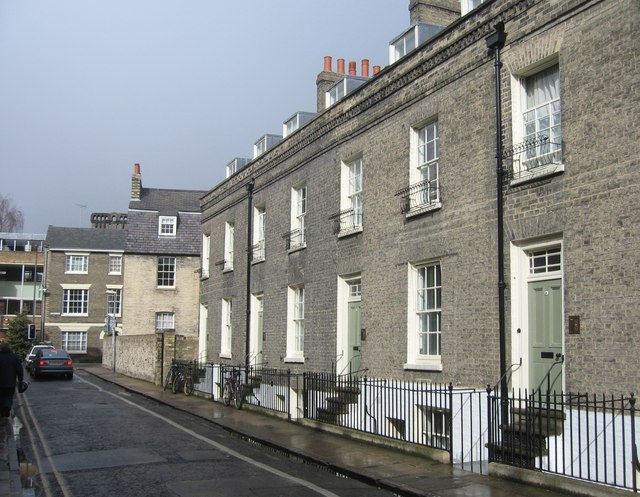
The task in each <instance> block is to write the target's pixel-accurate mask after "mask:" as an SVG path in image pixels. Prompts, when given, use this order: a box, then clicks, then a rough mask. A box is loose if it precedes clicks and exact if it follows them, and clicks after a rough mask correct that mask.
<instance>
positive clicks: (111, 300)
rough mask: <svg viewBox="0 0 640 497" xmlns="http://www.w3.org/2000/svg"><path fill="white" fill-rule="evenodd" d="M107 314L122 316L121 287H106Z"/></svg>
mask: <svg viewBox="0 0 640 497" xmlns="http://www.w3.org/2000/svg"><path fill="white" fill-rule="evenodd" d="M107 314H108V315H111V316H115V317H121V316H122V287H121V286H118V287H115V286H107Z"/></svg>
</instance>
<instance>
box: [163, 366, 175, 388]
mask: <svg viewBox="0 0 640 497" xmlns="http://www.w3.org/2000/svg"><path fill="white" fill-rule="evenodd" d="M172 383H173V375H172V374H171V370H169V371H167V376H166V377H165V378H164V389H165V390H166V389H167V388H169V387H170V386H171V384H172Z"/></svg>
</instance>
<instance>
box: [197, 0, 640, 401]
mask: <svg viewBox="0 0 640 497" xmlns="http://www.w3.org/2000/svg"><path fill="white" fill-rule="evenodd" d="M498 22H503V23H504V26H505V31H506V33H507V44H506V45H505V47H504V49H503V50H502V61H503V67H502V71H501V91H502V97H503V98H502V109H501V110H502V117H503V120H502V134H503V139H504V145H505V153H504V155H505V161H504V165H505V169H507V171H506V172H507V173H508V174H507V181H506V182H505V185H504V194H505V197H504V198H505V200H504V212H505V218H504V220H505V223H504V227H505V246H504V252H505V254H506V258H505V274H506V280H507V281H506V283H507V291H506V297H507V301H506V340H507V362H508V363H509V364H511V363H518V362H519V360H520V359H522V366H520V367H517V368H515V369H514V372H513V377H512V378H511V385H512V386H513V387H515V388H531V387H532V385H533V383H532V382H533V379H534V376H535V375H534V373H533V370H534V369H533V368H534V365H533V362H532V357H533V356H534V355H535V353H537V352H534V351H533V349H531V347H533V345H532V340H533V332H530V331H529V329H530V328H531V329H533V327H534V324H532V319H533V311H532V310H531V309H532V308H531V307H529V304H530V303H531V302H533V296H532V297H528V296H527V295H528V292H530V291H532V290H531V289H532V288H533V287H532V286H531V285H530V283H533V282H536V281H546V280H549V281H551V280H558V281H559V282H560V283H559V285H560V287H561V299H560V300H561V302H560V303H561V307H562V308H561V311H560V312H561V327H562V330H561V335H562V339H561V344H560V350H561V354H562V355H563V356H564V363H563V364H562V378H561V380H560V381H562V382H563V388H564V389H565V390H571V391H585V390H586V391H607V392H618V393H620V392H624V393H628V392H631V391H637V390H638V386H640V382H639V379H640V376H639V374H638V372H637V368H635V362H636V361H635V359H636V358H637V356H638V352H639V350H638V346H637V345H636V344H635V341H636V340H635V336H636V331H635V328H636V326H637V323H638V322H640V305H639V304H640V302H639V301H638V295H640V292H639V291H640V286H639V283H638V281H637V278H635V273H636V271H634V269H635V268H637V267H638V266H640V257H639V255H638V250H637V247H638V242H639V241H640V232H639V231H638V223H637V219H638V214H639V212H638V202H637V193H636V192H635V190H636V188H637V186H638V184H639V183H640V168H639V167H638V159H637V155H638V154H637V149H638V141H637V137H636V134H637V131H636V129H637V126H635V125H636V124H637V123H638V102H639V101H640V85H639V82H638V71H636V70H634V68H636V67H637V66H638V58H639V55H638V53H639V50H638V49H639V48H640V47H639V43H640V42H639V41H638V40H639V39H640V36H639V24H640V4H638V3H637V2H635V1H632V0H605V1H602V2H596V1H590V0H565V1H560V2H548V1H542V0H503V1H497V0H496V1H490V2H486V3H484V4H483V5H481V6H480V7H479V8H477V9H476V10H474V11H472V12H470V13H469V14H468V15H466V16H464V17H462V18H460V19H458V20H457V21H455V22H454V23H453V24H450V25H449V26H447V27H446V28H445V29H444V30H443V31H441V32H440V33H439V34H438V35H437V36H435V37H434V38H433V39H431V40H430V41H429V42H427V43H426V44H424V45H422V46H420V47H419V48H418V49H417V50H415V51H414V52H412V53H410V54H409V55H407V56H405V57H404V58H402V59H400V60H399V61H397V62H396V63H394V64H392V65H390V66H388V67H386V68H385V69H383V70H382V71H381V72H380V73H378V74H377V75H375V76H374V77H372V78H371V79H370V80H369V81H368V82H367V83H365V84H364V85H363V86H361V87H360V88H358V89H357V90H356V91H355V92H353V93H352V94H350V95H348V96H347V97H346V98H344V99H343V100H341V101H339V102H338V103H336V104H334V105H333V106H331V107H329V108H328V109H326V110H324V111H323V112H321V113H320V114H319V115H318V116H317V117H316V118H315V119H314V120H313V121H312V122H311V123H309V124H307V125H306V126H304V127H303V128H302V129H300V130H299V131H298V132H296V133H295V134H293V135H291V136H290V137H286V138H285V139H284V140H283V141H282V142H281V143H279V144H278V145H277V146H275V147H274V148H273V149H271V150H269V151H268V152H267V153H265V154H264V155H262V156H260V157H258V158H257V159H254V160H253V161H252V162H251V163H250V164H248V166H247V167H246V168H245V169H243V170H241V171H240V172H238V173H236V174H235V175H233V176H231V177H230V178H228V179H227V180H226V181H224V182H223V183H221V184H220V185H218V186H216V187H214V188H213V189H212V190H211V191H209V192H208V193H207V195H206V196H205V197H204V198H203V201H202V230H203V232H204V233H205V234H206V235H210V240H211V247H210V261H211V263H210V268H209V269H210V271H209V274H210V276H209V278H207V279H204V280H203V281H202V283H201V296H200V299H201V303H202V304H203V305H205V306H206V307H207V308H208V319H207V322H206V331H207V333H208V339H207V355H208V358H209V359H211V360H216V361H218V360H219V359H220V352H221V328H222V324H223V316H222V315H221V308H222V307H221V301H222V299H232V301H233V310H234V312H233V317H232V328H233V334H232V358H231V359H228V358H223V362H224V361H225V360H226V361H231V362H243V361H244V356H245V347H246V336H245V330H246V328H247V325H246V316H247V313H246V312H245V311H246V310H247V308H248V306H247V302H246V281H247V274H246V266H247V264H246V253H247V250H246V249H247V204H248V197H247V190H246V185H247V183H248V182H249V181H250V180H251V179H253V180H254V182H255V187H254V191H253V205H254V206H258V207H261V208H264V209H265V212H266V223H265V232H266V235H265V246H266V257H265V260H264V262H259V263H254V264H252V265H251V288H250V293H252V294H262V295H263V304H264V311H263V323H264V325H263V326H264V341H263V344H262V361H261V362H268V364H269V365H270V366H274V367H291V368H293V369H305V370H330V369H331V368H333V367H334V366H335V363H336V362H337V363H338V364H344V361H342V363H341V359H340V357H341V354H344V353H345V350H344V347H343V346H342V345H341V340H342V339H341V338H340V337H341V334H342V335H344V330H341V327H344V326H345V321H344V319H343V318H341V317H340V316H341V313H342V312H343V311H342V309H343V307H344V305H345V303H344V302H342V300H341V299H342V297H341V295H342V294H341V293H340V292H341V290H340V288H341V286H340V285H341V284H342V283H341V282H343V281H349V279H350V278H352V277H356V278H359V279H360V281H361V284H362V294H361V312H362V314H361V322H360V325H361V328H362V331H361V334H360V336H361V338H362V343H361V345H360V351H361V354H362V357H361V364H362V366H363V367H365V368H367V370H368V371H367V374H369V375H372V376H391V377H399V378H405V379H415V380H426V381H434V382H447V383H448V382H452V383H453V384H454V385H462V386H480V387H482V386H486V385H487V384H494V383H496V381H498V378H499V370H500V365H499V333H498V305H497V299H498V277H497V260H498V259H497V235H496V233H497V220H496V212H497V209H496V157H495V156H496V131H495V129H496V128H495V112H496V109H495V92H494V88H495V85H494V65H493V58H492V57H491V56H490V55H488V53H487V46H486V42H485V37H486V36H488V35H490V34H491V33H493V32H494V29H495V26H496V24H497V23H498ZM553 64H557V66H558V72H559V78H560V102H561V116H562V164H561V165H558V164H555V165H554V167H553V168H551V169H549V168H546V169H544V168H543V169H538V170H534V169H531V170H528V171H526V172H527V174H529V173H531V174H529V175H522V176H518V175H515V174H514V175H512V171H513V169H514V168H515V167H516V165H517V164H520V163H519V162H517V159H520V158H521V157H522V155H521V154H520V152H519V150H520V148H518V147H517V145H518V138H517V137H518V136H519V135H518V133H519V128H520V126H521V124H520V123H521V121H522V117H521V116H522V112H521V110H520V105H521V104H520V100H519V99H520V98H521V96H520V95H521V93H522V91H523V90H522V86H523V84H524V83H523V82H524V81H525V80H526V78H527V77H529V76H530V75H532V74H536V73H537V72H539V71H540V68H541V67H549V66H550V65H553ZM516 107H517V108H516ZM514 109H515V110H514ZM435 120H437V122H438V125H439V135H440V154H439V176H438V179H439V200H440V202H441V205H439V206H438V207H437V208H433V209H431V210H429V211H428V212H424V213H422V214H417V215H406V214H404V213H403V212H402V210H401V198H400V197H401V196H398V195H397V194H398V193H399V192H401V191H402V190H403V189H406V188H407V187H409V186H410V185H411V184H412V182H413V181H412V179H411V178H410V173H409V171H410V169H411V167H413V166H412V158H411V157H412V153H413V152H412V145H411V143H412V142H411V140H412V138H411V137H412V133H415V130H416V129H418V128H420V127H421V126H422V125H423V124H426V123H430V122H433V121H435ZM514 123H515V124H514ZM512 147H513V148H512ZM509 149H511V153H507V151H508V150H509ZM517 154H520V155H517ZM354 157H360V158H362V161H363V170H364V173H363V184H364V187H363V203H364V210H363V216H364V220H363V223H362V231H361V232H357V233H354V234H352V235H350V236H337V235H336V234H334V232H333V223H332V221H331V220H330V219H329V218H330V217H331V216H332V215H333V214H335V213H337V212H339V211H341V210H342V208H341V182H342V181H343V179H341V178H342V177H343V176H341V174H342V173H341V169H342V168H343V167H344V166H343V163H344V162H348V161H350V160H352V159H353V158H354ZM516 163H517V164H516ZM534 173H535V174H534ZM536 174H538V176H536ZM301 185H306V187H307V213H306V220H305V223H306V234H307V239H306V248H304V249H302V250H298V251H295V252H291V251H287V249H286V246H285V240H284V239H283V234H285V233H287V232H289V231H290V230H291V217H292V214H291V213H292V207H291V202H292V189H294V188H297V187H299V186H301ZM225 223H233V225H234V227H235V235H234V238H235V239H234V256H235V261H234V269H233V271H226V272H225V271H223V269H222V266H216V262H218V261H220V260H222V259H224V257H225V256H224V233H225ZM549 248H551V249H556V248H558V249H559V250H560V253H561V259H562V268H561V270H559V271H558V272H557V273H554V274H555V276H553V277H552V276H549V277H548V278H543V277H540V276H539V275H535V274H533V273H529V272H528V267H529V266H528V264H529V263H530V261H531V260H532V257H533V254H535V253H537V252H539V251H544V250H547V249H549ZM434 262H437V263H439V264H440V268H441V274H442V290H441V291H442V293H441V306H440V308H441V309H440V318H441V346H442V347H441V354H439V358H438V361H439V365H438V367H433V366H432V365H429V366H420V365H419V364H416V361H412V360H411V357H410V356H411V354H412V352H411V347H412V346H411V342H410V340H411V336H412V333H413V331H412V329H411V324H410V322H411V321H412V320H413V319H414V316H413V315H412V311H411V309H412V307H413V306H414V302H413V300H414V299H415V292H412V289H411V288H412V287H411V285H412V283H411V281H412V278H413V276H412V274H413V273H412V271H414V269H415V268H416V267H420V266H421V265H422V264H428V263H434ZM298 285H303V286H304V291H305V310H304V362H303V363H300V362H296V363H293V364H288V363H287V362H286V359H285V358H286V352H287V328H288V327H290V326H291V325H290V323H288V319H289V318H288V310H289V314H290V302H289V298H288V288H289V287H292V286H298ZM532 295H533V294H532ZM530 301H531V302H530ZM413 314H415V313H413ZM570 316H571V317H572V323H575V322H576V319H578V320H579V323H580V326H579V328H576V327H575V325H572V326H573V328H571V329H570V327H569V317H570ZM201 330H202V325H201ZM408 341H409V343H408ZM338 367H340V365H339V366H338Z"/></svg>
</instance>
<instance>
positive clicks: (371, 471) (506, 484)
mask: <svg viewBox="0 0 640 497" xmlns="http://www.w3.org/2000/svg"><path fill="white" fill-rule="evenodd" d="M76 369H80V370H84V371H86V372H87V373H90V374H91V375H94V376H96V377H99V378H102V379H104V380H106V381H109V382H111V383H114V384H117V385H119V386H121V387H122V388H124V389H126V390H128V391H131V392H135V393H138V394H141V395H143V396H145V397H147V398H149V399H154V400H156V401H158V402H161V403H164V404H166V405H169V406H171V407H173V408H175V409H179V410H182V411H185V412H189V413H191V414H193V415H196V416H199V417H201V418H202V419H206V420H208V421H210V422H211V423H214V424H216V425H218V426H220V427H222V428H224V429H226V430H228V431H229V432H232V433H234V434H237V435H240V436H242V437H246V438H249V439H251V440H252V441H255V442H258V443H262V444H264V445H266V446H269V447H271V448H275V449H278V450H281V451H283V452H286V453H288V454H291V455H293V456H296V457H298V458H301V459H303V460H305V461H307V462H310V463H314V464H317V465H319V466H322V467H325V468H328V469H331V470H333V471H335V472H337V473H341V474H343V475H345V476H348V477H351V478H354V479H357V480H360V481H363V482H366V483H369V484H371V485H375V486H377V487H380V488H383V489H385V490H389V491H391V492H394V493H396V494H397V495H399V496H408V497H417V496H420V497H438V496H440V497H463V496H482V497H555V496H558V497H565V496H568V495H576V494H577V495H612V494H611V493H608V492H609V491H610V490H612V489H606V492H605V493H600V492H599V491H598V488H595V493H594V492H591V491H585V488H582V487H576V488H575V489H573V490H572V492H571V493H568V492H565V491H560V490H549V489H547V488H544V487H542V486H540V485H539V483H538V482H532V483H522V482H517V481H511V480H509V479H506V478H502V477H495V476H487V475H480V474H477V473H471V472H468V471H463V470H460V469H458V468H455V467H452V466H451V465H449V464H443V463H440V462H436V461H433V460H430V459H427V458H425V457H424V456H421V455H418V454H411V453H407V452H405V451H401V450H398V449H396V448H392V447H385V446H380V445H377V444H372V443H368V442H363V441H361V440H356V439H352V438H349V437H345V436H343V435H338V434H333V433H328V432H326V431H324V430H319V429H316V428H313V427H309V426H304V425H303V424H301V423H297V422H292V421H289V420H287V419H285V418H281V417H277V416H272V415H266V414H264V413H263V412H262V410H259V409H251V408H250V406H245V407H243V409H242V410H238V409H235V408H233V407H224V406H223V404H222V403H221V402H218V401H213V400H211V399H210V398H204V397H202V396H197V395H192V396H190V397H187V396H185V395H182V394H172V393H171V392H170V391H164V389H163V388H162V387H160V386H157V385H154V384H152V383H150V382H147V381H144V380H139V379H136V378H131V377H129V376H125V375H123V374H120V373H115V372H113V371H111V370H110V369H107V368H104V367H102V365H100V364H95V365H84V364H83V365H79V366H77V367H76ZM4 428H5V429H4V431H3V430H2V427H1V426H0V496H3V495H7V496H10V497H18V496H21V495H22V494H21V493H20V491H19V489H16V487H15V485H16V481H17V484H18V485H19V478H18V476H17V474H18V465H17V458H16V457H15V452H16V447H15V441H14V440H13V427H12V425H11V424H10V423H9V424H7V425H6V426H5V427H4ZM12 452H13V454H12ZM3 456H4V457H3ZM5 468H6V469H5ZM564 480H566V478H565V479H564ZM7 488H8V491H7V490H6V489H7ZM3 491H4V492H5V493H3ZM614 492H615V491H614ZM616 494H617V492H616ZM625 494H626V495H629V493H628V492H625Z"/></svg>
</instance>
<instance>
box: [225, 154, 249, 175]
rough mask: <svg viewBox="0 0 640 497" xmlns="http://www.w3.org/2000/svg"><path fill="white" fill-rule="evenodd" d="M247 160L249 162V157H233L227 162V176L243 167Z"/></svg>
mask: <svg viewBox="0 0 640 497" xmlns="http://www.w3.org/2000/svg"><path fill="white" fill-rule="evenodd" d="M249 162H251V159H242V158H240V157H236V158H235V159H233V160H232V161H231V162H229V164H227V168H226V170H227V176H226V177H227V178H228V177H229V176H232V175H234V174H235V173H237V172H238V171H240V169H242V168H244V167H245V166H246V165H247V164H249Z"/></svg>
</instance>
